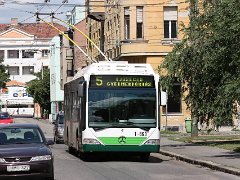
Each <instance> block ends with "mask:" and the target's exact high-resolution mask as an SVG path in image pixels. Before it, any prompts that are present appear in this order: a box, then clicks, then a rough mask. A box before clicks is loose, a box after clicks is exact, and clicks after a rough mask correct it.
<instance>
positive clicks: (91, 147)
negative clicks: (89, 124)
mask: <svg viewBox="0 0 240 180" xmlns="http://www.w3.org/2000/svg"><path fill="white" fill-rule="evenodd" d="M159 149H160V145H141V146H139V145H99V144H84V145H83V152H156V153H158V152H159Z"/></svg>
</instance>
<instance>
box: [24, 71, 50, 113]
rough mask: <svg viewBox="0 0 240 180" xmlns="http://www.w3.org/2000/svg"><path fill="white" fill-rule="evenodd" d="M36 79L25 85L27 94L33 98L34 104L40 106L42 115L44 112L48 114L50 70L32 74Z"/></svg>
mask: <svg viewBox="0 0 240 180" xmlns="http://www.w3.org/2000/svg"><path fill="white" fill-rule="evenodd" d="M34 75H35V76H36V77H37V78H36V79H34V80H31V81H29V82H28V83H27V92H28V93H29V94H31V95H32V96H33V99H34V102H35V103H38V104H39V105H40V106H41V110H42V114H43V112H44V110H46V111H48V112H50V109H51V102H50V70H49V69H46V70H44V71H43V74H42V72H38V73H35V74H34Z"/></svg>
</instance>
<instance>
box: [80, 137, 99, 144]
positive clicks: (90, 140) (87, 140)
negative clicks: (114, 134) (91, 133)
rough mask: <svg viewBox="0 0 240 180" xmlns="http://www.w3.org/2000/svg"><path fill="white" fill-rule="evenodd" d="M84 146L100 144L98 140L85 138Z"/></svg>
mask: <svg viewBox="0 0 240 180" xmlns="http://www.w3.org/2000/svg"><path fill="white" fill-rule="evenodd" d="M83 144H100V142H99V141H97V140H96V139H90V138H85V139H83Z"/></svg>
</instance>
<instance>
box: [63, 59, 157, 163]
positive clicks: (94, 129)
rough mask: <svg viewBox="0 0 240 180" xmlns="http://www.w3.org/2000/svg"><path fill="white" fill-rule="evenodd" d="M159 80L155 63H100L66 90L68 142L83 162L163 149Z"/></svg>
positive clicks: (145, 157)
mask: <svg viewBox="0 0 240 180" xmlns="http://www.w3.org/2000/svg"><path fill="white" fill-rule="evenodd" d="M159 99H160V98H159V75H158V74H156V73H155V72H154V70H153V69H152V67H151V65H150V64H128V63H126V62H101V63H94V64H91V65H89V66H88V67H86V68H84V69H82V70H81V71H80V72H78V73H77V74H76V76H75V77H74V78H73V80H72V81H70V82H68V83H66V84H65V86H64V113H65V114H64V116H65V117H64V118H65V125H64V126H65V127H64V142H65V144H66V145H67V146H68V149H69V151H70V152H71V151H72V152H73V150H74V151H75V152H78V153H79V155H80V157H81V156H82V157H83V156H84V155H85V154H86V153H89V152H124V153H127V152H131V153H135V154H138V155H140V157H141V158H142V160H148V159H149V155H150V153H151V152H159V148H160V128H159V127H160V119H159V118H160V116H159Z"/></svg>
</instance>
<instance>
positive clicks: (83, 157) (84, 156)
mask: <svg viewBox="0 0 240 180" xmlns="http://www.w3.org/2000/svg"><path fill="white" fill-rule="evenodd" d="M79 157H80V159H82V160H85V161H86V160H87V159H88V154H87V153H86V152H82V151H79Z"/></svg>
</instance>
